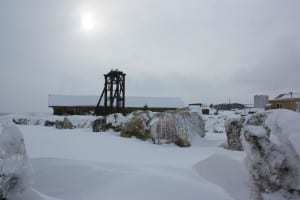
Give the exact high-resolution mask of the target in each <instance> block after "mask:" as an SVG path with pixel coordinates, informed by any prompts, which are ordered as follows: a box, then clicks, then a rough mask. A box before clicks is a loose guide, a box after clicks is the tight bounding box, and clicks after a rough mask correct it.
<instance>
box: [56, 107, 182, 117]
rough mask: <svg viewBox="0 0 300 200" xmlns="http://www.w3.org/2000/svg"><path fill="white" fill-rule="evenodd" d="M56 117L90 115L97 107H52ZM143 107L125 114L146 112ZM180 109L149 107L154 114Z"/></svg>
mask: <svg viewBox="0 0 300 200" xmlns="http://www.w3.org/2000/svg"><path fill="white" fill-rule="evenodd" d="M52 108H53V114H54V115H89V114H92V113H93V112H94V111H95V107H88V106H87V107H84V106H80V107H79V106H52ZM144 109H145V108H141V107H130V108H125V113H124V114H127V113H130V112H133V111H137V110H144ZM176 109H178V108H154V107H148V108H147V110H150V111H152V112H164V111H167V110H176Z"/></svg>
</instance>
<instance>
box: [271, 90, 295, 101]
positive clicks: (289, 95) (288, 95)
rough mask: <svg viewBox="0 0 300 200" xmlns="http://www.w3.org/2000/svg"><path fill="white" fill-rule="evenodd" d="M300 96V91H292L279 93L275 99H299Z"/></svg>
mask: <svg viewBox="0 0 300 200" xmlns="http://www.w3.org/2000/svg"><path fill="white" fill-rule="evenodd" d="M298 98H300V93H298V92H290V93H286V94H280V95H278V96H277V97H276V98H275V100H284V99H298Z"/></svg>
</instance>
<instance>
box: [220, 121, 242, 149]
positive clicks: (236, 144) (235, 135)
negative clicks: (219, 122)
mask: <svg viewBox="0 0 300 200" xmlns="http://www.w3.org/2000/svg"><path fill="white" fill-rule="evenodd" d="M224 125H225V130H226V135H227V147H228V149H230V150H237V151H240V150H243V146H242V141H241V137H240V136H241V129H242V126H243V120H242V119H241V118H230V119H227V120H226V121H225V123H224Z"/></svg>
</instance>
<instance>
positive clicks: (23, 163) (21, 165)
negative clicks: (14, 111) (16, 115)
mask: <svg viewBox="0 0 300 200" xmlns="http://www.w3.org/2000/svg"><path fill="white" fill-rule="evenodd" d="M0 133H1V134H0V152H1V154H0V198H1V199H2V198H9V199H16V198H20V196H21V195H22V193H23V192H24V191H25V190H26V189H28V188H30V186H31V166H30V164H29V161H28V157H27V153H26V149H25V144H24V138H23V135H22V133H21V131H20V130H19V129H18V127H17V126H16V125H13V124H11V123H10V124H5V125H1V124H0Z"/></svg>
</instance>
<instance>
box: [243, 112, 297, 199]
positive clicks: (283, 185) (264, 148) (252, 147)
mask: <svg viewBox="0 0 300 200" xmlns="http://www.w3.org/2000/svg"><path fill="white" fill-rule="evenodd" d="M243 136H244V148H245V151H246V153H247V157H246V160H247V163H248V168H249V172H250V175H251V177H252V181H253V185H254V188H255V189H254V191H255V195H256V197H255V198H257V199H259V198H262V197H263V196H265V197H266V196H268V195H270V194H274V193H278V194H280V195H282V197H283V198H287V197H288V198H290V199H299V198H300V115H299V113H296V112H292V111H288V110H276V111H269V112H263V113H258V114H254V115H252V116H251V117H250V118H249V119H247V120H246V122H245V124H244V128H243Z"/></svg>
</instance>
